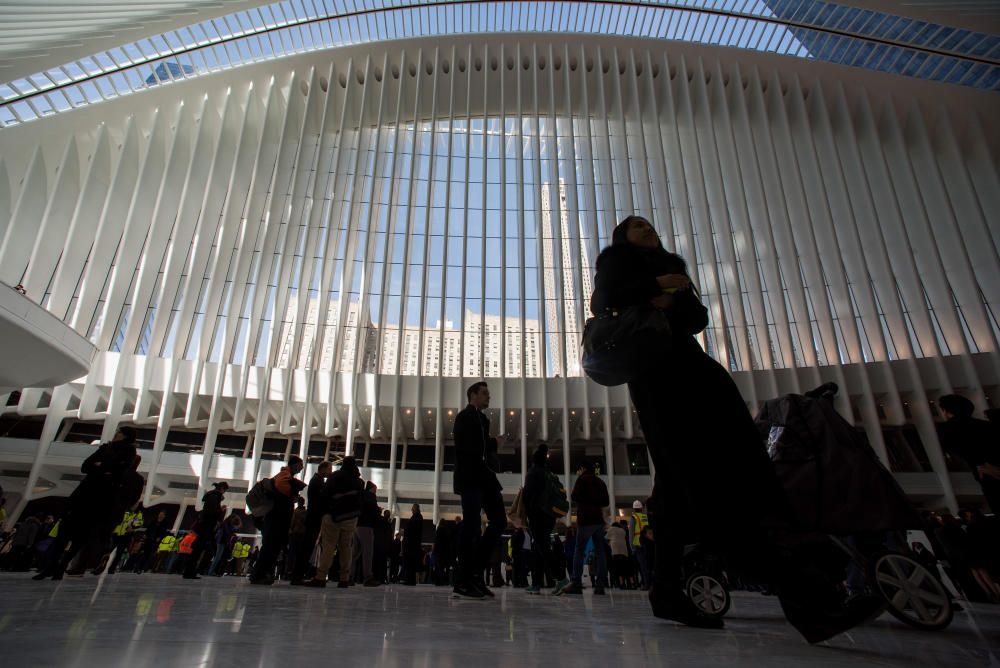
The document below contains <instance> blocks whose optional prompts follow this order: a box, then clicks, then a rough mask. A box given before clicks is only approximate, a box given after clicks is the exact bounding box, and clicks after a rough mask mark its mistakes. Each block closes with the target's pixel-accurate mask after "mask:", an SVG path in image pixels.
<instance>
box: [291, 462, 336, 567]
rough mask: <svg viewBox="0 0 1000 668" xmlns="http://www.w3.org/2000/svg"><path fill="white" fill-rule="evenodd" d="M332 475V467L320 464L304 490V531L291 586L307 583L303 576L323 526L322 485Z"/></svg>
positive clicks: (328, 463)
mask: <svg viewBox="0 0 1000 668" xmlns="http://www.w3.org/2000/svg"><path fill="white" fill-rule="evenodd" d="M332 473H333V465H332V464H330V462H320V464H319V467H318V468H317V469H316V473H315V474H313V477H312V478H311V479H310V480H309V487H308V488H307V489H306V531H305V534H304V535H303V536H302V544H301V545H300V546H299V549H298V550H297V553H298V557H297V558H296V560H295V567H294V569H293V570H292V574H291V580H292V584H293V585H304V584H306V583H307V580H306V579H305V576H306V570H307V568H308V566H309V558H310V557H311V556H312V553H313V550H314V549H315V548H316V540H317V539H318V538H319V532H320V527H321V525H322V524H323V514H324V508H323V485H324V484H325V483H326V481H327V479H328V478H329V477H330V474H332Z"/></svg>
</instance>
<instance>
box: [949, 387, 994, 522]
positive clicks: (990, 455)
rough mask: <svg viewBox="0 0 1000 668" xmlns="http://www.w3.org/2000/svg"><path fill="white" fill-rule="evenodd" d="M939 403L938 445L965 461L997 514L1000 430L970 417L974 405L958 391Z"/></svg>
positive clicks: (991, 424) (988, 423)
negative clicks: (940, 415)
mask: <svg viewBox="0 0 1000 668" xmlns="http://www.w3.org/2000/svg"><path fill="white" fill-rule="evenodd" d="M938 405H939V406H941V412H943V413H944V416H945V418H946V419H947V422H945V423H943V424H941V425H940V426H939V427H938V432H939V434H940V437H941V445H942V446H944V449H945V450H948V451H950V452H953V453H955V454H956V455H958V456H959V457H961V458H962V459H964V460H965V462H966V463H967V464H968V465H969V468H971V469H972V475H974V476H975V477H976V480H977V481H979V485H980V487H981V488H982V490H983V496H984V497H986V503H987V504H989V506H990V509H991V510H992V511H993V514H995V515H997V514H1000V429H998V428H997V426H996V425H995V424H993V423H992V422H987V421H986V420H978V419H976V418H974V417H972V413H973V412H974V410H975V408H976V407H975V405H974V404H973V403H972V402H971V401H969V400H968V399H966V398H965V397H963V396H960V395H958V394H948V395H945V396H943V397H941V398H940V399H938Z"/></svg>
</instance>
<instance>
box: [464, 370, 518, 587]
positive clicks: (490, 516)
mask: <svg viewBox="0 0 1000 668" xmlns="http://www.w3.org/2000/svg"><path fill="white" fill-rule="evenodd" d="M465 394H466V397H467V398H468V401H469V405H468V406H466V407H465V408H464V409H462V411H461V412H459V414H458V415H457V416H456V417H455V427H454V437H455V471H454V475H453V478H454V492H455V494H458V495H459V497H461V499H462V516H463V517H464V518H465V521H464V522H463V523H462V533H461V536H460V537H459V541H460V548H459V555H460V556H459V559H460V562H459V567H458V570H459V573H458V577H457V578H456V580H455V590H454V591H455V594H457V595H459V596H465V597H467V598H482V597H484V596H490V597H492V596H493V593H492V592H491V591H490V590H489V587H487V586H486V582H485V580H484V579H483V571H484V570H485V568H486V564H487V562H488V561H489V558H490V555H491V554H493V550H494V548H495V547H496V545H497V543H498V542H499V541H500V536H501V533H502V532H503V530H504V529H505V528H506V526H507V511H506V509H505V508H504V503H503V496H502V495H501V492H502V491H503V487H502V486H501V485H500V481H499V480H497V474H496V469H495V468H493V467H495V466H496V458H497V450H498V449H499V447H500V446H501V445H503V441H504V438H503V436H499V437H497V438H492V437H491V436H490V420H489V418H487V417H486V415H484V414H483V410H484V409H485V408H488V407H489V405H490V390H489V388H488V387H487V386H486V383H484V382H482V381H480V382H478V383H473V384H472V385H471V386H470V387H469V389H468V390H466V393H465ZM491 464H492V465H493V467H491ZM483 512H485V513H486V530H485V531H484V532H483V533H482V535H480V532H479V527H480V524H479V518H480V517H481V515H482V513H483Z"/></svg>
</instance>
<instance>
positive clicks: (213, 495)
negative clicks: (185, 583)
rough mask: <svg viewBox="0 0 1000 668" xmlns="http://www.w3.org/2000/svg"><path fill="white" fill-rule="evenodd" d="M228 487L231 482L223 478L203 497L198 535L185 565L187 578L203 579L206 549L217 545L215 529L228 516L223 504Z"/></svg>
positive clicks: (195, 530)
mask: <svg viewBox="0 0 1000 668" xmlns="http://www.w3.org/2000/svg"><path fill="white" fill-rule="evenodd" d="M228 489H229V483H228V482H226V481H225V480H222V481H220V482H217V483H213V484H212V489H210V490H209V491H207V492H205V496H203V497H201V503H202V506H201V512H200V513H199V514H198V523H197V524H195V527H194V533H195V536H197V537H196V538H195V540H194V545H192V546H191V554H190V555H189V556H188V560H187V564H186V566H185V567H184V579H185V580H200V579H201V578H199V577H198V566H199V565H200V563H201V558H202V556H203V555H204V554H205V551H206V550H207V549H208V548H209V547H212V548H214V547H215V530H216V529H218V528H219V522H221V521H222V520H223V518H224V517H225V516H226V507H225V506H223V505H222V501H223V495H224V494H225V493H226V490H228Z"/></svg>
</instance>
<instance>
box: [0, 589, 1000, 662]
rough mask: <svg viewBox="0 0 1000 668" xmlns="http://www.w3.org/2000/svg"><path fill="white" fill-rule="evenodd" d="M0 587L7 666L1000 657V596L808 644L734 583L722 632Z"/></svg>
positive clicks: (175, 594)
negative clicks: (930, 626)
mask: <svg viewBox="0 0 1000 668" xmlns="http://www.w3.org/2000/svg"><path fill="white" fill-rule="evenodd" d="M0 587H2V591H3V596H2V597H0V634H2V637H4V638H7V639H8V640H10V639H18V640H23V641H28V640H29V639H30V641H28V642H6V643H5V647H4V659H5V663H6V664H7V665H53V666H63V665H73V666H85V667H88V668H89V667H90V666H93V665H98V664H99V665H101V666H102V668H103V667H104V666H119V665H123V666H124V665H136V664H141V663H151V664H154V665H156V666H174V665H176V666H191V665H213V666H229V665H231V666H234V667H236V666H238V667H239V668H247V666H279V668H291V666H292V664H300V663H303V662H316V661H323V662H330V661H332V662H338V663H346V664H347V665H375V666H386V667H394V666H428V667H429V668H446V667H448V666H456V667H459V666H461V667H462V668H482V667H485V666H493V665H500V666H514V667H516V668H524V667H525V666H528V665H542V664H550V665H553V666H563V665H566V666H573V667H574V668H577V667H579V666H600V667H601V668H613V667H615V666H641V665H670V666H711V665H720V666H722V665H725V666H729V665H733V664H734V663H737V664H739V665H759V666H776V665H788V666H804V667H808V666H824V667H826V666H850V667H851V668H858V667H859V666H867V665H879V666H899V667H904V666H905V667H906V668H912V667H913V666H923V665H927V666H931V665H934V666H949V667H950V666H997V667H1000V610H998V609H996V608H997V607H998V606H985V605H967V606H966V611H965V612H961V613H958V614H957V615H956V618H955V622H954V623H953V624H952V626H951V627H950V628H949V629H947V630H946V631H943V632H939V633H929V632H920V631H917V630H915V629H910V628H908V627H906V626H904V625H902V624H901V623H899V622H898V621H896V620H894V619H892V618H890V617H885V618H880V619H878V620H876V621H875V622H873V623H871V624H869V625H866V626H864V627H862V628H859V629H855V630H853V631H852V632H851V633H848V634H844V635H841V636H839V637H837V638H835V639H834V640H832V641H830V642H829V643H825V644H824V645H821V646H817V647H810V646H809V645H807V644H806V643H805V642H804V641H802V640H801V638H800V637H799V636H798V635H797V634H796V633H795V632H794V631H793V630H792V629H791V628H790V627H789V626H788V625H787V624H786V623H785V622H784V620H783V618H782V616H781V611H780V609H779V607H778V605H777V601H775V600H774V599H773V598H766V597H763V596H758V595H750V594H736V596H735V600H734V608H733V611H732V612H731V613H730V615H729V617H727V628H726V629H725V630H724V631H716V632H713V631H699V630H695V629H687V628H682V627H677V626H673V625H671V624H669V623H667V622H661V621H658V620H655V619H653V618H652V617H651V616H650V615H649V613H648V608H647V605H646V603H645V600H644V597H643V596H642V595H641V594H640V593H639V592H617V591H616V592H612V593H611V594H610V595H609V596H606V597H600V598H599V597H593V596H592V595H590V594H589V593H588V594H585V595H584V596H583V597H575V598H570V597H563V598H554V597H551V596H540V597H539V596H528V595H527V594H525V593H524V591H523V590H499V591H498V596H497V600H495V601H465V600H454V599H452V598H450V596H449V592H448V591H447V590H446V589H443V588H434V587H417V588H406V587H383V588H380V589H365V588H360V587H355V588H352V589H349V590H346V591H345V590H338V589H332V588H328V589H324V590H307V589H301V588H294V587H289V586H287V585H284V584H279V585H276V586H274V587H253V586H251V585H249V584H248V583H246V582H245V581H242V580H235V579H230V578H221V579H214V578H213V579H203V580H200V581H198V582H190V581H184V580H181V579H180V578H177V577H171V576H160V575H141V576H137V575H132V574H120V575H117V576H112V577H108V578H105V579H104V580H103V581H98V579H96V578H90V579H83V580H70V579H67V580H63V581H62V582H60V583H49V582H42V583H37V582H32V581H31V580H30V578H25V577H23V576H21V575H17V574H3V575H0ZM95 597H96V598H95ZM92 600H93V603H91V601H92Z"/></svg>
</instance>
